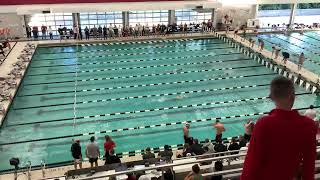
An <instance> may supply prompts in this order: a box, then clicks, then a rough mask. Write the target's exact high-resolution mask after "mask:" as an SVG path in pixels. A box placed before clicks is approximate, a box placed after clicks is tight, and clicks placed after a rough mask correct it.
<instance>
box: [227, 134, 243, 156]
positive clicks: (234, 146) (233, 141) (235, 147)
mask: <svg viewBox="0 0 320 180" xmlns="http://www.w3.org/2000/svg"><path fill="white" fill-rule="evenodd" d="M239 149H240V146H239V144H238V143H237V142H236V138H235V137H232V139H231V143H230V145H229V147H228V150H229V151H236V150H239ZM231 154H238V152H232V153H231Z"/></svg>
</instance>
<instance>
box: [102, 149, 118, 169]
mask: <svg viewBox="0 0 320 180" xmlns="http://www.w3.org/2000/svg"><path fill="white" fill-rule="evenodd" d="M115 163H121V160H120V158H119V157H118V156H117V155H115V154H114V149H111V150H110V151H109V156H108V157H106V162H105V163H104V164H105V165H106V164H115Z"/></svg>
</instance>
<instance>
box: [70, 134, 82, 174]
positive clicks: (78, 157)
mask: <svg viewBox="0 0 320 180" xmlns="http://www.w3.org/2000/svg"><path fill="white" fill-rule="evenodd" d="M71 154H72V157H73V159H74V169H77V164H79V167H80V169H81V168H82V152H81V146H80V140H79V139H77V140H75V141H74V143H73V144H72V146H71Z"/></svg>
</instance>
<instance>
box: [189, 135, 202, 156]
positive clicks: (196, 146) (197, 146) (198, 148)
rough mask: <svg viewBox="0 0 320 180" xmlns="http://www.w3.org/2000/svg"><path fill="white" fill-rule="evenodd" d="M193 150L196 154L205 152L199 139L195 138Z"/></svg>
mask: <svg viewBox="0 0 320 180" xmlns="http://www.w3.org/2000/svg"><path fill="white" fill-rule="evenodd" d="M191 150H192V153H193V154H195V155H202V154H204V149H203V148H202V146H201V145H200V144H199V141H198V139H194V140H193V144H192V145H191Z"/></svg>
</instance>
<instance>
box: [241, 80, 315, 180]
mask: <svg viewBox="0 0 320 180" xmlns="http://www.w3.org/2000/svg"><path fill="white" fill-rule="evenodd" d="M270 97H271V99H272V101H274V103H275V109H273V110H272V111H271V112H270V113H269V114H268V115H266V116H263V117H261V118H259V120H258V121H257V123H256V125H255V127H254V130H253V133H252V137H251V141H250V145H249V148H248V152H247V155H246V159H245V162H244V165H243V171H242V175H241V178H240V179H241V180H270V179H272V180H284V179H295V177H296V176H297V175H302V179H304V180H313V179H314V173H315V160H316V144H317V142H316V133H317V128H316V126H315V123H314V122H313V120H311V119H310V118H308V117H305V116H302V115H300V114H299V112H298V111H297V110H293V109H292V107H293V104H294V101H295V89H294V84H293V82H292V81H291V80H289V79H287V78H285V77H282V76H279V77H276V78H275V79H273V80H272V82H271V87H270ZM279 138H281V139H279ZM299 173H302V174H299ZM299 179H300V178H299Z"/></svg>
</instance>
